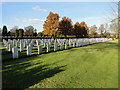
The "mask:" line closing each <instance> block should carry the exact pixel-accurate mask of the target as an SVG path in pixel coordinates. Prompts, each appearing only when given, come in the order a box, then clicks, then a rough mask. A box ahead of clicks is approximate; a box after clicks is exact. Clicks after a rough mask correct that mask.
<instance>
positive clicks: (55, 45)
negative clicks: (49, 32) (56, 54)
mask: <svg viewBox="0 0 120 90" xmlns="http://www.w3.org/2000/svg"><path fill="white" fill-rule="evenodd" d="M54 51H57V43H56V42H55V43H54Z"/></svg>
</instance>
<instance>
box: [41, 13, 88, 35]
mask: <svg viewBox="0 0 120 90" xmlns="http://www.w3.org/2000/svg"><path fill="white" fill-rule="evenodd" d="M87 30H88V26H87V24H86V23H85V22H80V23H79V22H76V23H75V24H74V25H72V20H71V19H70V18H68V17H63V18H62V20H60V21H59V15H58V14H57V13H52V12H50V13H49V15H48V16H47V18H46V21H45V22H44V24H43V34H44V35H45V36H58V37H59V36H62V35H64V36H65V37H66V36H67V35H69V36H73V35H74V36H76V37H87V36H88V31H87Z"/></svg>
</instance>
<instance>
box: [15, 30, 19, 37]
mask: <svg viewBox="0 0 120 90" xmlns="http://www.w3.org/2000/svg"><path fill="white" fill-rule="evenodd" d="M18 36H19V30H18V29H16V31H15V37H18Z"/></svg>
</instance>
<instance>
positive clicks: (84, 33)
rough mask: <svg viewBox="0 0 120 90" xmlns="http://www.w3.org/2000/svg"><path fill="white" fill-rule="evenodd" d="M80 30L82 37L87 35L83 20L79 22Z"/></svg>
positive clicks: (86, 27)
mask: <svg viewBox="0 0 120 90" xmlns="http://www.w3.org/2000/svg"><path fill="white" fill-rule="evenodd" d="M80 27H81V31H82V37H87V36H88V31H87V30H88V26H87V24H86V23H85V22H81V23H80Z"/></svg>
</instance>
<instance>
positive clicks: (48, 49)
mask: <svg viewBox="0 0 120 90" xmlns="http://www.w3.org/2000/svg"><path fill="white" fill-rule="evenodd" d="M49 51H50V45H49V44H47V52H49Z"/></svg>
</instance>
